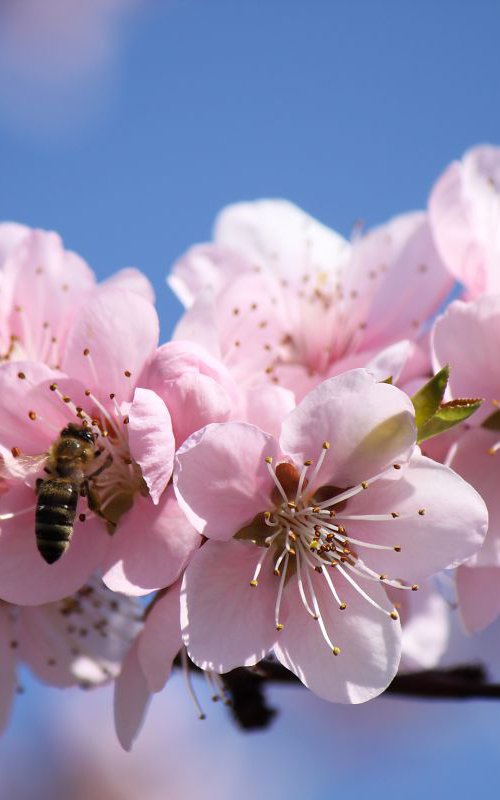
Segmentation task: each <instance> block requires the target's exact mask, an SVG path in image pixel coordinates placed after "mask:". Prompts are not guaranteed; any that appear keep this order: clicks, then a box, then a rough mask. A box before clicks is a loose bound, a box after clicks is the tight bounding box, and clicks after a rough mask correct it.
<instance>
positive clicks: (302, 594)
mask: <svg viewBox="0 0 500 800" xmlns="http://www.w3.org/2000/svg"><path fill="white" fill-rule="evenodd" d="M300 560H301V555H300V547H299V548H297V583H298V586H299V594H300V598H301V600H302V605H303V606H304V608H305V609H306V611H307V613H308V614H309V615H310V616H311V617H312V618H313V619H317V617H316V614H315V613H314V611H313V610H312V608H311V606H310V605H309V603H308V601H307V597H306V593H305V591H304V584H303V582H302V567H301V563H300Z"/></svg>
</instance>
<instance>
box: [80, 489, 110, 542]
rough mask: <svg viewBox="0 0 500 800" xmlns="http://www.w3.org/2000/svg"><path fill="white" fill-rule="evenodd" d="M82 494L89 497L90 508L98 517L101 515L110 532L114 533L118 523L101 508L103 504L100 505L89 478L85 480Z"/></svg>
mask: <svg viewBox="0 0 500 800" xmlns="http://www.w3.org/2000/svg"><path fill="white" fill-rule="evenodd" d="M80 494H81V495H82V497H86V498H87V505H88V507H89V508H90V510H91V511H93V512H94V514H97V516H98V517H101V519H103V520H104V521H105V522H106V524H107V527H108V531H109V532H110V533H114V531H115V528H116V523H115V522H113V521H112V520H110V519H108V517H107V516H106V514H105V513H104V512H103V510H102V509H101V506H100V505H99V499H98V495H97V492H95V491H94V489H92V487H91V485H90V483H89V480H88V479H87V480H85V481H84V482H83V486H82V488H81V490H80Z"/></svg>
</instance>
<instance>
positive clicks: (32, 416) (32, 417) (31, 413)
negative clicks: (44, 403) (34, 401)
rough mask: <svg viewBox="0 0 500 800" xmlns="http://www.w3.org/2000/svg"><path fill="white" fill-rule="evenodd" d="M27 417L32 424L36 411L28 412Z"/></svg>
mask: <svg viewBox="0 0 500 800" xmlns="http://www.w3.org/2000/svg"><path fill="white" fill-rule="evenodd" d="M28 417H29V418H30V419H31V420H32V421H33V422H34V421H35V420H36V411H28Z"/></svg>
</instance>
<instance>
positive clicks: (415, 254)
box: [357, 214, 453, 349]
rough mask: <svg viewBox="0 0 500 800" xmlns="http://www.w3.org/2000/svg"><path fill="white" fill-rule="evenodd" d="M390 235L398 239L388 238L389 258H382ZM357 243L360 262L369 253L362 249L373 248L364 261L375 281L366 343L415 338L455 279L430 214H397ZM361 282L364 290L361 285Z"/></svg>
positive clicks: (378, 344)
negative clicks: (439, 247) (443, 258)
mask: <svg viewBox="0 0 500 800" xmlns="http://www.w3.org/2000/svg"><path fill="white" fill-rule="evenodd" d="M386 237H389V239H391V238H392V241H393V242H395V243H394V244H391V243H390V244H389V248H390V249H391V250H392V253H391V255H390V256H389V258H387V255H388V254H386V255H385V258H384V250H385V249H386V248H387V245H386V244H385V239H386ZM381 240H382V241H381ZM359 248H360V250H361V253H359V254H358V260H359V261H360V262H361V263H363V261H364V259H365V258H366V255H367V254H366V253H364V252H363V250H364V249H367V250H370V249H371V250H373V252H371V253H369V254H368V263H367V264H366V266H367V267H368V266H369V267H370V270H369V275H370V276H371V278H372V279H371V283H372V284H373V283H375V285H376V292H375V294H374V296H373V299H372V301H371V304H370V309H369V311H368V314H367V318H366V320H365V323H366V328H365V335H364V337H363V349H372V348H383V347H384V346H386V345H387V344H389V343H390V342H393V341H396V340H401V339H414V338H415V335H416V334H417V332H418V331H419V329H421V328H422V326H423V325H424V324H425V323H426V322H427V321H428V320H429V319H431V317H432V316H433V315H434V314H435V313H436V312H437V311H438V309H439V307H440V306H441V305H442V302H443V300H444V299H445V298H446V296H447V295H448V294H449V292H450V291H451V289H452V287H453V279H452V277H451V276H450V274H449V272H448V270H447V269H446V267H445V266H444V264H443V262H442V261H441V258H440V256H439V254H438V252H437V250H436V246H435V244H434V241H433V238H432V234H431V230H430V226H429V223H428V221H427V218H426V216H425V215H424V214H408V215H407V214H404V215H402V216H401V217H396V218H395V219H394V220H391V222H389V223H388V224H387V225H383V226H381V227H380V228H377V229H375V230H374V231H372V232H370V233H368V234H367V236H366V237H365V239H364V240H361V242H360V245H359ZM377 251H378V259H377V258H376V255H377ZM381 265H382V266H385V271H383V272H382V273H381V274H379V273H378V270H379V269H380V266H381ZM358 269H359V266H358ZM376 274H379V277H378V280H377V279H375V280H374V279H373V276H374V275H376ZM358 283H359V281H358ZM357 288H358V291H360V293H361V290H360V287H359V285H358V286H357Z"/></svg>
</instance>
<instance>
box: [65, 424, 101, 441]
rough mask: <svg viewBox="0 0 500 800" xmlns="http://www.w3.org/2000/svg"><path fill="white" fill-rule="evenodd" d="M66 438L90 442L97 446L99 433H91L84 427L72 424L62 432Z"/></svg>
mask: <svg viewBox="0 0 500 800" xmlns="http://www.w3.org/2000/svg"><path fill="white" fill-rule="evenodd" d="M66 436H68V437H71V438H72V439H74V438H77V439H81V440H82V441H83V442H88V443H89V444H95V442H96V439H97V433H94V432H93V431H90V430H89V429H88V428H84V427H83V426H82V425H75V424H74V423H72V422H70V424H69V425H67V426H66V427H65V428H63V430H62V431H61V437H66Z"/></svg>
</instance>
